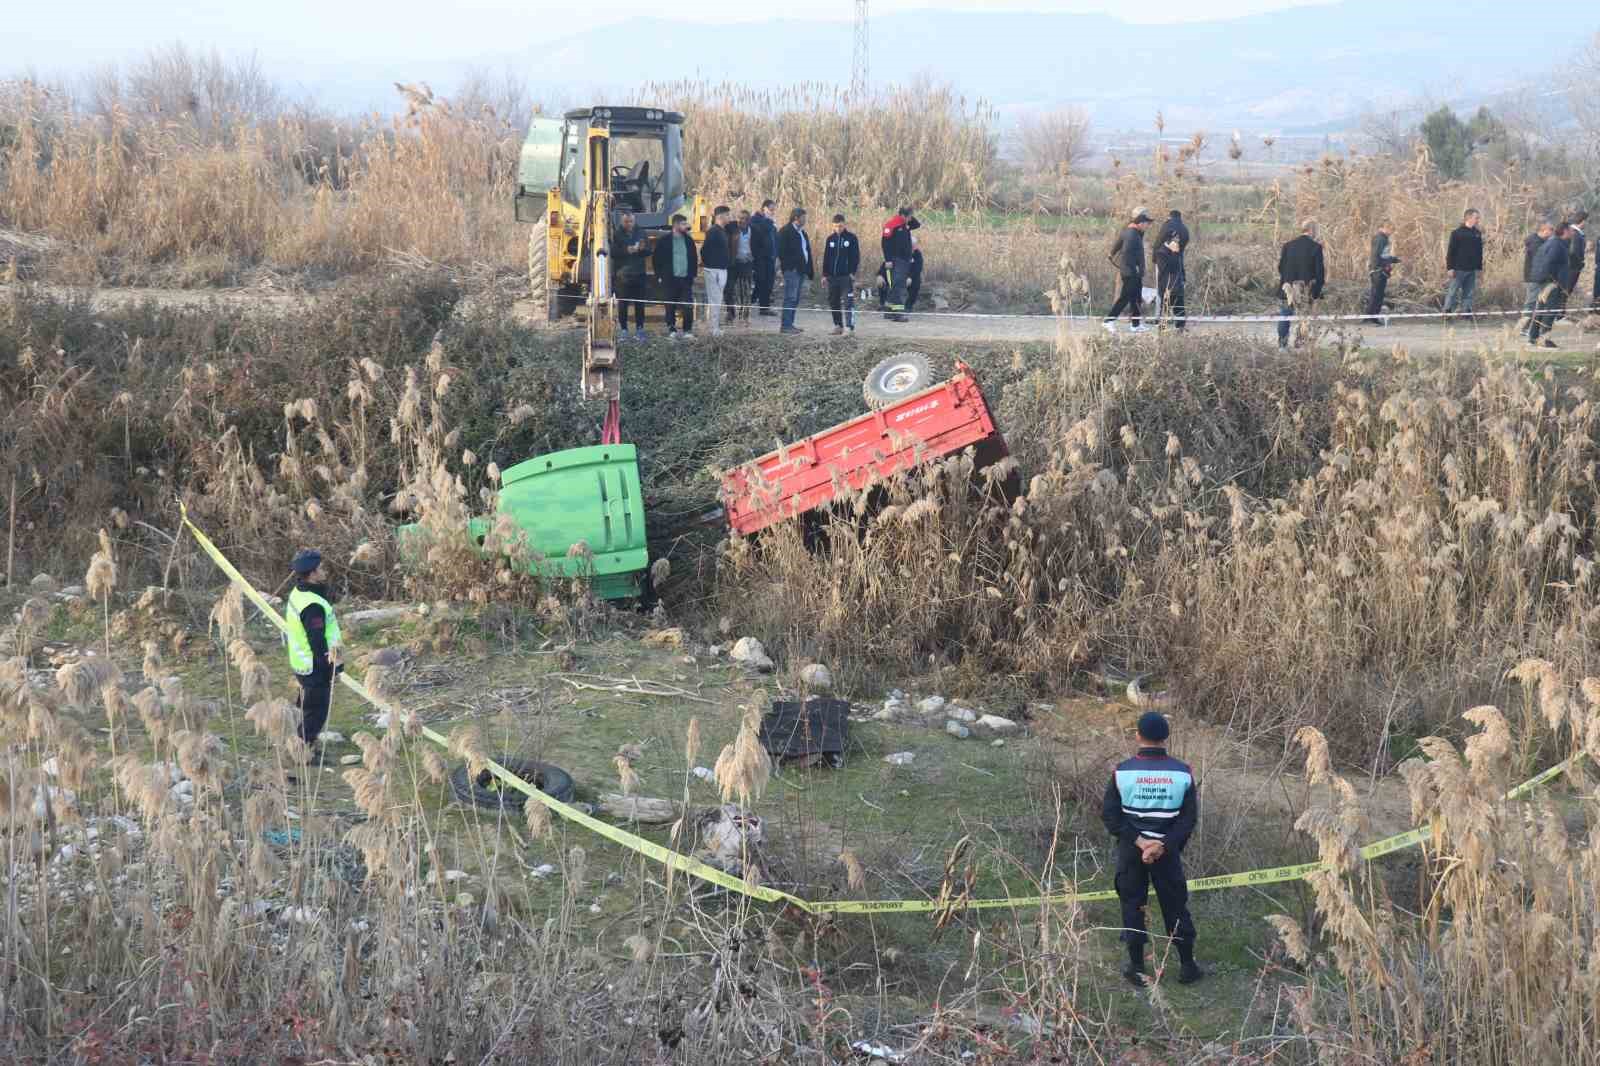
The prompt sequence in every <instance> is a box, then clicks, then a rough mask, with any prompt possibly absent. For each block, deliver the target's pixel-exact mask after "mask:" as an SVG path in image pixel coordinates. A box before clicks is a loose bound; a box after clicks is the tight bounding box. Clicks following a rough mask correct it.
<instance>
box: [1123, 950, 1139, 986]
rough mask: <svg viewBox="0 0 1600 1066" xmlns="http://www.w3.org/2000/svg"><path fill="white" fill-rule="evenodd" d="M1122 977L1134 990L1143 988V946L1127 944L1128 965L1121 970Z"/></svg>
mask: <svg viewBox="0 0 1600 1066" xmlns="http://www.w3.org/2000/svg"><path fill="white" fill-rule="evenodd" d="M1122 976H1123V977H1126V978H1127V979H1128V983H1129V984H1131V985H1132V986H1133V987H1135V988H1143V987H1144V945H1143V944H1136V943H1134V942H1132V941H1129V942H1128V965H1126V966H1124V967H1123V968H1122Z"/></svg>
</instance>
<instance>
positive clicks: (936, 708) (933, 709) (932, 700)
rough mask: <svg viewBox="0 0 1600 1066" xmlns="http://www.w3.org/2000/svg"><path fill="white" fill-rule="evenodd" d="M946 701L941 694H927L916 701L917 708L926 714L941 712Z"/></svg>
mask: <svg viewBox="0 0 1600 1066" xmlns="http://www.w3.org/2000/svg"><path fill="white" fill-rule="evenodd" d="M946 702H947V701H946V700H945V698H944V697H943V696H929V697H927V698H926V699H921V700H918V701H917V710H918V711H921V712H922V713H923V714H927V715H934V714H941V713H943V712H944V705H945V703H946Z"/></svg>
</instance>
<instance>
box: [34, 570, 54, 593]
mask: <svg viewBox="0 0 1600 1066" xmlns="http://www.w3.org/2000/svg"><path fill="white" fill-rule="evenodd" d="M28 587H29V588H31V589H32V590H33V591H35V592H54V591H55V590H56V579H55V578H53V577H51V576H50V575H49V574H34V575H33V580H32V581H30V582H28Z"/></svg>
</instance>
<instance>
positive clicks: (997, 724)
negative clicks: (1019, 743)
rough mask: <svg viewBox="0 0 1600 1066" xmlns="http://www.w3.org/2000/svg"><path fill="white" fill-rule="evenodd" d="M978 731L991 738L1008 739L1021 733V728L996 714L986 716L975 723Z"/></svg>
mask: <svg viewBox="0 0 1600 1066" xmlns="http://www.w3.org/2000/svg"><path fill="white" fill-rule="evenodd" d="M977 726H978V730H979V731H980V732H982V733H984V734H985V735H987V736H991V737H1009V736H1014V735H1015V734H1017V733H1019V732H1021V731H1022V726H1021V725H1020V724H1019V723H1017V722H1013V721H1012V720H1011V719H1009V718H1001V717H1000V716H999V715H998V714H986V715H984V716H983V717H982V718H979V719H978V721H977Z"/></svg>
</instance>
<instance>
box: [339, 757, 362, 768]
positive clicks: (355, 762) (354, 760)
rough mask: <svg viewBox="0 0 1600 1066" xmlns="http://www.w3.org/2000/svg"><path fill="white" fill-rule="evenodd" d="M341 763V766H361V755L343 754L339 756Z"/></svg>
mask: <svg viewBox="0 0 1600 1066" xmlns="http://www.w3.org/2000/svg"><path fill="white" fill-rule="evenodd" d="M339 765H340V766H360V765H361V756H359V755H341V756H339Z"/></svg>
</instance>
